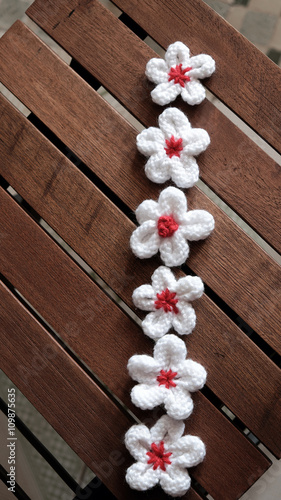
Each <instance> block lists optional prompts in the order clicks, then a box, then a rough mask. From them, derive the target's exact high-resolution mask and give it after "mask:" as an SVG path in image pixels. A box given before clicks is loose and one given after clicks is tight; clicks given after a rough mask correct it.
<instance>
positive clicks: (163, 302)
mask: <svg viewBox="0 0 281 500" xmlns="http://www.w3.org/2000/svg"><path fill="white" fill-rule="evenodd" d="M177 302H178V299H177V298H176V293H175V292H170V290H169V288H166V290H163V292H161V293H157V300H155V302H154V305H155V309H161V308H162V309H164V311H165V312H170V311H173V312H174V313H175V314H178V312H179V310H178V308H177V306H176V304H177Z"/></svg>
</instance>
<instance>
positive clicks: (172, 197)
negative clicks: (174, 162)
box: [130, 186, 215, 267]
mask: <svg viewBox="0 0 281 500" xmlns="http://www.w3.org/2000/svg"><path fill="white" fill-rule="evenodd" d="M136 217H137V221H138V223H139V224H140V226H139V227H137V229H135V231H134V232H133V234H132V236H131V239H130V244H131V248H132V251H133V253H134V254H135V255H136V256H137V257H139V258H140V259H146V258H148V257H152V256H153V255H155V254H156V253H157V252H158V250H159V251H160V256H161V259H162V260H163V262H164V264H165V265H166V266H169V267H172V266H180V265H181V264H183V263H184V262H185V261H186V259H187V257H188V254H189V246H188V243H187V240H189V241H195V240H202V239H204V238H207V236H209V234H210V233H211V231H212V230H213V229H214V225H215V223H214V218H213V216H212V215H211V214H210V213H209V212H207V211H206V210H189V211H187V201H186V197H185V195H184V193H183V192H182V191H181V190H180V189H177V188H175V187H173V186H169V187H168V188H166V189H164V190H163V191H162V192H161V193H160V196H159V199H158V202H156V201H153V200H145V201H143V202H142V203H141V204H140V205H139V206H138V208H137V210H136Z"/></svg>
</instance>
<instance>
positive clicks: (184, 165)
mask: <svg viewBox="0 0 281 500" xmlns="http://www.w3.org/2000/svg"><path fill="white" fill-rule="evenodd" d="M171 178H172V180H173V182H174V183H175V184H176V185H177V186H178V187H180V188H183V189H186V188H190V187H192V186H194V184H196V182H197V181H198V179H199V168H198V165H197V163H196V160H195V159H194V158H192V157H190V156H186V155H185V156H184V155H181V161H180V162H174V163H173V166H172V169H171Z"/></svg>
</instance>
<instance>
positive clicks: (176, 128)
mask: <svg viewBox="0 0 281 500" xmlns="http://www.w3.org/2000/svg"><path fill="white" fill-rule="evenodd" d="M158 122H159V127H160V129H161V130H162V132H163V133H164V134H165V138H166V139H170V138H171V136H172V135H173V136H174V137H175V138H176V139H180V138H183V136H184V135H187V134H188V132H189V131H190V130H191V125H190V122H189V120H188V118H187V116H185V114H184V113H183V112H182V111H180V110H179V109H178V108H167V109H165V111H163V113H161V115H160V116H159V118H158Z"/></svg>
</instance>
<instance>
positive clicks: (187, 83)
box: [145, 42, 215, 106]
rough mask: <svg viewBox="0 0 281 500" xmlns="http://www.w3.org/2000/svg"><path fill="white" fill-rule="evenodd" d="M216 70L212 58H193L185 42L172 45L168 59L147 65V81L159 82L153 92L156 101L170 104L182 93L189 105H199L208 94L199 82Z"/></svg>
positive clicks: (199, 56)
mask: <svg viewBox="0 0 281 500" xmlns="http://www.w3.org/2000/svg"><path fill="white" fill-rule="evenodd" d="M214 71H215V61H214V59H213V58H212V57H211V56H208V55H206V54H200V55H198V56H194V57H190V51H189V48H188V47H187V46H186V45H184V43H182V42H175V43H173V44H172V45H169V47H168V49H167V52H166V54H165V60H164V59H159V58H153V59H150V61H148V63H147V65H146V71H145V74H146V76H147V78H148V79H149V80H150V81H152V82H154V83H156V84H157V87H155V89H154V90H152V92H151V97H152V100H153V101H154V102H156V103H157V104H161V105H162V106H163V105H165V104H169V102H172V101H174V100H175V99H176V97H177V96H178V95H179V94H181V96H182V99H183V100H184V101H185V102H187V103H188V104H191V105H194V104H200V102H202V101H203V99H205V97H206V91H205V88H204V87H203V85H202V84H201V83H200V82H199V81H198V79H202V78H207V77H208V76H211V75H212V73H213V72H214Z"/></svg>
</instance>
